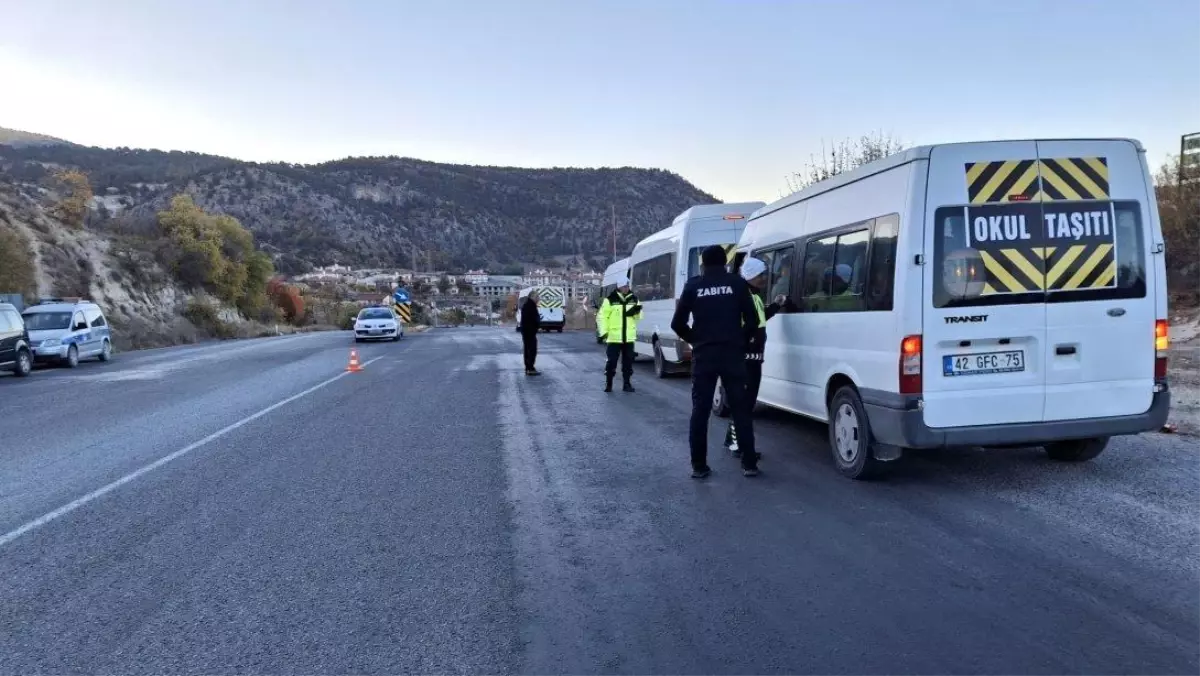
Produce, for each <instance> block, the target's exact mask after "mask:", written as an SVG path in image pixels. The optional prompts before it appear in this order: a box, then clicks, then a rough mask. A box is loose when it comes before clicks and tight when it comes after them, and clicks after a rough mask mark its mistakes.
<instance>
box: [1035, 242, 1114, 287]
mask: <svg viewBox="0 0 1200 676" xmlns="http://www.w3.org/2000/svg"><path fill="white" fill-rule="evenodd" d="M1040 251H1041V252H1042V254H1043V256H1044V258H1045V265H1044V268H1045V270H1046V290H1047V291H1075V290H1078V289H1105V288H1108V287H1111V286H1113V285H1115V284H1116V282H1117V257H1116V251H1115V249H1114V247H1113V245H1112V243H1110V242H1104V243H1100V244H1074V245H1069V246H1059V247H1053V246H1048V247H1044V248H1042V249H1040Z"/></svg>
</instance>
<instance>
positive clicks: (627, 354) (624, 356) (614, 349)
mask: <svg viewBox="0 0 1200 676" xmlns="http://www.w3.org/2000/svg"><path fill="white" fill-rule="evenodd" d="M635 356H636V355H635V353H634V351H633V343H609V344H608V363H606V364H605V365H604V375H606V376H608V377H610V378H611V377H612V376H615V375H617V358H618V357H620V359H621V377H623V378H624V379H625V380H629V379H630V378H632V377H633V358H634V357H635Z"/></svg>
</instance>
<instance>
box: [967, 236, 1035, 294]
mask: <svg viewBox="0 0 1200 676" xmlns="http://www.w3.org/2000/svg"><path fill="white" fill-rule="evenodd" d="M979 256H980V258H982V259H983V267H984V271H985V272H986V278H985V280H986V281H985V282H984V285H983V295H985V296H990V295H994V294H999V293H1039V292H1041V291H1042V290H1043V288H1044V287H1043V285H1044V284H1045V279H1046V274H1045V261H1044V260H1043V257H1044V256H1043V247H1040V246H1037V247H1011V248H1004V249H984V250H981V251H980V252H979Z"/></svg>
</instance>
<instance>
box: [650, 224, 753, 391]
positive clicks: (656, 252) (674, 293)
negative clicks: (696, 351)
mask: <svg viewBox="0 0 1200 676" xmlns="http://www.w3.org/2000/svg"><path fill="white" fill-rule="evenodd" d="M762 206H764V204H763V203H762V202H742V203H738V204H705V205H699V206H694V207H691V208H690V209H688V210H686V211H684V212H683V213H682V214H679V216H677V217H676V218H675V221H674V222H673V223H672V224H671V226H670V227H668V228H666V229H664V230H660V231H658V232H656V233H654V234H653V235H650V236H649V237H647V238H645V239H643V240H642V241H640V242H638V243H637V246H635V247H634V248H633V253H632V254H630V256H629V267H630V279H631V282H632V290H633V292H634V294H636V295H637V297H638V300H640V301H641V303H642V318H641V321H639V322H638V329H637V334H638V335H637V342H636V344H635V351H636V353H637V354H638V355H639V356H643V357H653V358H654V370H655V371H656V372H657V373H658V376H659V377H660V378H665V377H667V376H668V375H670V374H671V373H675V372H679V371H686V370H688V369H689V367H690V363H691V350H690V348H689V347H688V346H687V345H686V344H685V343H683V342H682V341H680V340H679V339H678V338H677V337H676V336H675V333H674V332H673V331H672V330H671V317H672V315H674V313H675V300H676V299H677V298H678V297H679V294H680V292H682V291H683V285H684V284H685V283H686V282H687V280H688V279H690V278H692V277H695V276H696V275H698V274H700V254H701V252H702V251H704V249H706V248H707V247H710V246H712V245H714V244H720V245H722V246H725V247H726V248H728V249H729V250H730V252H732V251H733V248H734V246H735V245H736V244H737V241H738V237H740V236H741V234H742V229H743V228H744V227H745V225H746V219H747V218H748V217H749V216H750V214H751V213H753V212H754V210H756V209H758V208H760V207H762Z"/></svg>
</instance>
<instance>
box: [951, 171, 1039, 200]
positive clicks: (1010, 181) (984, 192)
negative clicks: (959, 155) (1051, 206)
mask: <svg viewBox="0 0 1200 676" xmlns="http://www.w3.org/2000/svg"><path fill="white" fill-rule="evenodd" d="M966 169H967V199H968V201H970V203H971V204H994V203H998V202H1031V201H1034V200H1035V199H1036V197H1037V194H1038V190H1039V188H1040V185H1039V183H1038V163H1037V160H1000V161H996V162H968V163H967V164H966Z"/></svg>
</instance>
